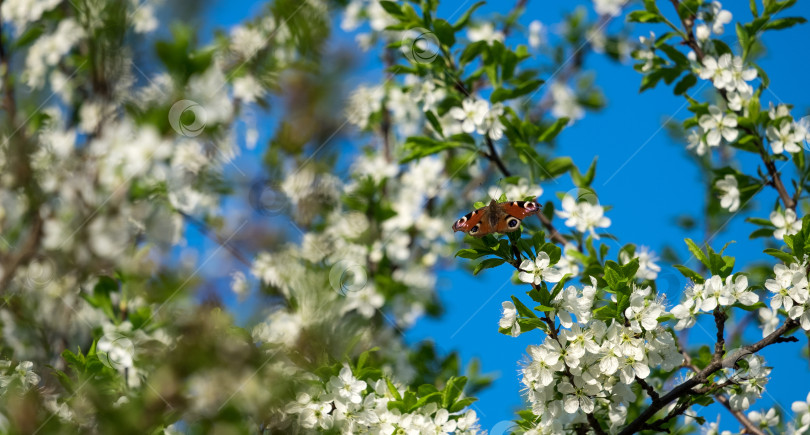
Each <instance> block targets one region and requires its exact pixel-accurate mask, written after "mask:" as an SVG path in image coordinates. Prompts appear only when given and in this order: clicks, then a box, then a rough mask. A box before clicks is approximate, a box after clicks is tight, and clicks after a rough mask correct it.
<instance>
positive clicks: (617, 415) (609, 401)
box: [500, 280, 683, 433]
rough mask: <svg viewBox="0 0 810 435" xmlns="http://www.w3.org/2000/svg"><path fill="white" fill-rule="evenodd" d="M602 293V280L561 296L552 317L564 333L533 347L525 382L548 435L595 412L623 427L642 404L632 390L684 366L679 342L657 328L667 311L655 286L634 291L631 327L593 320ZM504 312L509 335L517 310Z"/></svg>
mask: <svg viewBox="0 0 810 435" xmlns="http://www.w3.org/2000/svg"><path fill="white" fill-rule="evenodd" d="M596 292H597V290H596V281H595V280H594V281H593V282H592V285H590V286H585V287H583V288H582V289H578V288H576V287H575V286H568V287H567V288H565V289H564V290H563V291H561V292H560V293H559V294H558V295H557V296H556V297H555V298H554V300H553V303H552V306H551V307H550V308H551V311H549V312H548V314H549V316H550V317H549V318H551V319H554V318H556V319H558V321H559V326H556V325H555V326H554V330H552V331H550V332H549V334H548V335H547V336H546V338H545V339H544V340H543V343H542V344H540V345H530V346H529V347H528V348H527V353H528V354H529V357H530V360H529V362H528V363H527V364H526V365H525V366H524V367H523V369H522V370H521V374H522V383H523V385H524V386H525V387H526V392H527V393H526V394H527V396H528V399H529V402H530V403H531V406H532V412H533V413H534V414H535V415H536V416H539V417H540V423H539V426H538V427H537V430H540V431H541V432H543V433H546V432H549V433H551V432H560V431H562V430H563V428H564V427H566V426H567V425H570V424H574V423H583V422H585V421H586V418H585V414H592V413H600V414H602V413H606V414H607V417H608V420H609V421H611V422H612V423H613V424H614V425H616V427H619V426H620V425H621V424H623V423H624V420H625V418H626V412H627V406H628V405H629V404H630V403H631V402H633V401H635V400H636V395H635V393H634V392H633V390H632V389H631V387H630V386H631V385H632V384H633V383H635V382H636V381H637V380H638V379H646V378H647V377H648V376H649V375H650V373H651V372H652V369H654V368H661V369H662V370H672V369H674V368H676V367H678V366H679V365H681V364H682V362H683V356H682V355H681V354H680V352H679V351H678V350H677V346H676V344H675V338H674V336H673V335H672V333H671V332H669V331H668V330H667V329H666V328H664V327H663V326H662V325H660V324H659V322H658V318H659V317H660V316H661V315H662V314H663V313H664V312H665V308H664V305H663V300H662V299H661V298H658V297H656V296H655V295H654V294H653V293H652V291H651V288H650V287H643V288H639V287H635V286H634V287H633V288H632V293H631V296H630V305H629V306H628V307H627V309H626V310H625V312H624V313H623V314H624V316H625V318H626V319H627V324H626V325H624V324H621V323H620V322H617V321H615V320H614V321H610V322H609V323H606V322H605V321H603V320H599V319H596V318H594V316H593V309H594V305H595V302H596V300H595V296H596ZM505 308H506V309H505V312H504V317H503V318H502V319H501V323H500V326H501V327H502V328H503V327H504V326H508V325H507V324H508V323H510V322H515V323H516V322H517V318H516V317H517V316H516V314H515V313H514V312H512V311H511V310H510V309H509V308H511V307H508V306H506V305H505ZM549 327H552V325H551V324H549ZM513 331H514V329H513Z"/></svg>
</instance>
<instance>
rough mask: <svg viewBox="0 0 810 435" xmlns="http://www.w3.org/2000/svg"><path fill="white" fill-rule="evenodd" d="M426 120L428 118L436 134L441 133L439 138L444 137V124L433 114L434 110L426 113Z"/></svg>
mask: <svg viewBox="0 0 810 435" xmlns="http://www.w3.org/2000/svg"><path fill="white" fill-rule="evenodd" d="M425 118H427V120H428V122H429V123H430V126H431V127H433V130H436V133H439V136H441V137H444V130H443V129H442V124H441V123H440V122H439V118H437V117H436V114H435V113H433V111H432V110H428V111H426V112H425Z"/></svg>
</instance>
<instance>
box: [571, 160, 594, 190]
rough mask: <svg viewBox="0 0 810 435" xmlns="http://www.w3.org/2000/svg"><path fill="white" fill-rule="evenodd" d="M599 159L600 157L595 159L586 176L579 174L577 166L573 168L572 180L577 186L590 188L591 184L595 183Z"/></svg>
mask: <svg viewBox="0 0 810 435" xmlns="http://www.w3.org/2000/svg"><path fill="white" fill-rule="evenodd" d="M597 159H599V156H596V157H594V158H593V161H592V162H591V166H589V167H588V172H586V173H585V175H584V176H583V175H582V174H581V173H580V172H579V168H577V167H576V166H572V167H571V179H572V180H573V181H574V185H575V186H577V187H579V188H587V187H590V185H591V183H593V179H594V177H595V176H596V160H597Z"/></svg>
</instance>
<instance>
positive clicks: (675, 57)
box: [658, 44, 690, 68]
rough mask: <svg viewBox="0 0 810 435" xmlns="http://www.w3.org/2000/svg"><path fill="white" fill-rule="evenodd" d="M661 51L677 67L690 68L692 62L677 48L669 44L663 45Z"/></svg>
mask: <svg viewBox="0 0 810 435" xmlns="http://www.w3.org/2000/svg"><path fill="white" fill-rule="evenodd" d="M658 49H659V50H661V51H663V52H664V53H666V55H667V57H668V58H670V59H671V60H672V61H673V62H675V64H676V65H678V66H680V67H684V68H689V65H690V62H689V59H688V58H687V57H686V55H685V54H683V53H681V52H680V51H678V49H676V48H675V47H673V46H671V45H669V44H662V45H661V46H660V47H658Z"/></svg>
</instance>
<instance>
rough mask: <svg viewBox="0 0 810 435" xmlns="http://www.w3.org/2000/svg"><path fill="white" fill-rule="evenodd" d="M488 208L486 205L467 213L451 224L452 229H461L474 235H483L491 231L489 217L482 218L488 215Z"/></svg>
mask: <svg viewBox="0 0 810 435" xmlns="http://www.w3.org/2000/svg"><path fill="white" fill-rule="evenodd" d="M489 210H490V206H486V207H481V208H479V209H478V210H474V211H471V212H469V213H467V214H466V215H464V216H462V217H461V218H460V219H459V220H457V221H456V222H455V223H454V224H453V231H462V232H465V233H468V234H470V235H471V236H474V237H484V236H485V235H487V234H489V233H491V232H492V231H491V230H489V227H490V225H489V224H488V222H489V219H488V218H487V219H484V217H485V216H487V215H489ZM484 227H486V228H487V229H484Z"/></svg>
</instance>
